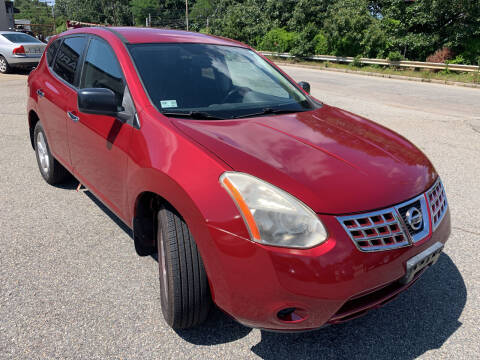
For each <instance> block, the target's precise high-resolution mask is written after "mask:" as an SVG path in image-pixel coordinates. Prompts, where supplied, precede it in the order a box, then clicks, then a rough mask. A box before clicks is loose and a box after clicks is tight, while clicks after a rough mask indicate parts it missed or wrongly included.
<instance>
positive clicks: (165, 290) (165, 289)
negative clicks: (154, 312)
mask: <svg viewBox="0 0 480 360" xmlns="http://www.w3.org/2000/svg"><path fill="white" fill-rule="evenodd" d="M158 246H159V247H160V259H158V260H159V261H160V269H159V270H160V276H161V277H162V280H163V289H162V292H163V293H162V295H163V296H164V297H165V303H168V282H167V262H166V260H167V259H166V257H165V249H164V247H163V236H161V235H160V243H159V244H158Z"/></svg>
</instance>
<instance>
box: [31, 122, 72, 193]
mask: <svg viewBox="0 0 480 360" xmlns="http://www.w3.org/2000/svg"><path fill="white" fill-rule="evenodd" d="M33 139H34V145H35V154H36V157H37V164H38V168H39V170H40V174H42V177H43V178H44V179H45V181H46V182H47V183H49V184H50V185H55V184H60V183H62V182H64V181H65V180H66V179H67V178H68V177H69V172H68V171H67V170H66V169H65V168H64V167H63V166H62V165H61V164H60V163H59V162H58V161H57V160H56V159H55V158H54V157H53V155H52V153H51V152H50V147H49V146H48V142H47V137H46V135H45V131H44V130H43V127H42V125H41V124H40V122H37V124H36V125H35V130H34V133H33Z"/></svg>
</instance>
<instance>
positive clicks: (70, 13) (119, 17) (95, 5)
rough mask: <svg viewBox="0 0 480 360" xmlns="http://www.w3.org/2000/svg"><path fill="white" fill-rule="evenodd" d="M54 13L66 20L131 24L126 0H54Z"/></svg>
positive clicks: (130, 14) (130, 15)
mask: <svg viewBox="0 0 480 360" xmlns="http://www.w3.org/2000/svg"><path fill="white" fill-rule="evenodd" d="M55 14H56V16H60V17H63V18H64V19H66V20H76V21H83V22H91V23H96V24H108V25H131V24H132V13H131V11H130V6H129V2H128V0H117V1H115V0H82V1H77V0H56V1H55Z"/></svg>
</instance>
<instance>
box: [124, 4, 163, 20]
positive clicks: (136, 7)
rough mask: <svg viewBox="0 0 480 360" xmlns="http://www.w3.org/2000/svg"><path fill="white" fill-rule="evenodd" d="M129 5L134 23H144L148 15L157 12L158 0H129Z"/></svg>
mask: <svg viewBox="0 0 480 360" xmlns="http://www.w3.org/2000/svg"><path fill="white" fill-rule="evenodd" d="M130 7H131V11H132V14H133V16H134V18H135V24H136V25H144V24H145V19H146V18H148V15H149V14H155V13H156V12H157V10H158V0H131V1H130Z"/></svg>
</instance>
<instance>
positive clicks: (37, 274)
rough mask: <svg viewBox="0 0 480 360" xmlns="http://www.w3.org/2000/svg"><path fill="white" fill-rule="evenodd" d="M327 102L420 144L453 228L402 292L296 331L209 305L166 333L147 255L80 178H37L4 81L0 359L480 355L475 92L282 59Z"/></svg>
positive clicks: (13, 91) (478, 108)
mask: <svg viewBox="0 0 480 360" xmlns="http://www.w3.org/2000/svg"><path fill="white" fill-rule="evenodd" d="M284 69H285V70H286V71H287V72H288V73H289V74H290V75H291V76H293V77H294V78H295V79H296V80H298V81H300V80H307V81H309V82H310V83H311V85H312V93H313V95H314V96H316V97H317V98H319V99H321V100H322V101H325V102H326V103H329V104H331V105H335V106H339V107H342V108H345V109H347V110H350V111H352V112H356V113H358V114H361V115H363V116H366V117H369V118H371V119H373V120H374V121H377V122H379V123H381V124H383V125H385V126H387V127H390V128H392V129H394V130H396V131H398V132H399V133H401V134H402V135H404V136H405V137H407V138H408V139H410V140H412V141H413V142H414V143H415V144H417V145H418V146H419V147H420V148H421V149H422V150H423V151H424V152H425V153H426V154H427V155H428V156H429V157H430V159H431V160H432V162H433V163H434V164H435V166H436V168H437V170H438V172H439V173H440V174H441V176H442V178H443V180H444V183H445V187H446V190H447V194H448V198H449V202H450V207H451V211H452V224H453V232H452V236H451V238H450V241H449V243H448V244H447V246H446V249H445V252H444V254H442V256H441V258H440V259H439V262H438V263H437V264H436V265H435V267H434V268H432V269H429V270H428V271H427V272H426V273H425V274H424V276H423V277H422V278H421V279H420V280H419V281H418V282H417V283H416V284H415V285H414V286H413V287H412V288H411V289H409V290H408V291H407V292H405V293H404V294H402V295H401V296H399V297H398V298H397V299H396V300H394V301H393V302H391V303H389V304H388V305H386V306H384V307H383V308H381V309H378V310H376V311H372V312H370V313H369V314H368V315H366V316H364V317H362V318H360V319H357V320H354V321H351V322H350V323H346V324H342V325H337V326H330V327H327V328H324V329H320V330H318V331H314V332H310V333H302V334H276V333H268V332H263V331H260V330H251V329H248V328H245V327H242V326H241V325H238V324H236V323H235V322H234V321H232V320H231V319H229V318H228V317H227V316H225V315H223V314H222V313H221V312H219V311H214V312H213V313H212V316H211V318H210V320H209V321H208V322H207V323H206V324H205V325H204V326H202V327H200V328H198V329H195V330H190V331H181V332H175V331H173V330H171V329H170V328H168V327H167V326H166V324H165V322H164V321H163V318H162V316H161V311H160V302H159V287H158V281H157V271H158V269H157V263H156V261H155V260H154V259H153V258H151V257H146V258H140V257H138V256H137V255H136V254H135V250H134V247H133V242H132V239H131V236H130V232H129V230H128V229H127V228H125V226H123V225H122V224H121V223H120V221H119V220H118V219H117V218H116V217H115V216H114V215H113V214H112V213H110V212H109V211H108V210H107V209H106V208H105V207H103V206H102V205H101V204H100V203H99V202H98V201H97V200H96V199H95V198H94V197H93V196H92V195H90V194H89V193H88V192H87V191H80V192H78V193H77V192H76V191H75V187H76V183H73V182H72V183H71V184H68V185H66V186H64V187H61V188H55V187H52V186H49V185H47V184H46V183H45V182H44V181H43V180H42V178H41V176H40V174H39V171H38V169H37V164H36V161H35V155H34V152H33V151H32V149H31V147H30V144H29V141H28V135H27V134H28V131H27V120H26V113H25V103H26V77H25V76H24V75H2V76H0V124H1V127H0V144H1V146H2V151H0V169H1V171H0V200H1V204H2V205H1V216H0V226H1V230H2V231H1V233H0V359H37V358H65V359H106V358H122V359H123V358H127V359H247V358H263V359H322V358H348V359H354V358H355V359H357V358H360V359H362V358H363V359H413V358H417V357H420V358H425V359H439V358H451V359H473V358H478V354H479V353H480V315H479V313H480V311H479V304H480V301H479V300H480V287H479V284H480V275H479V274H480V258H479V252H480V251H479V247H480V245H479V244H480V230H479V228H478V224H479V223H480V212H479V211H478V209H479V208H480V185H479V179H480V164H479V160H480V101H479V100H480V90H478V89H467V88H460V87H447V86H443V85H437V84H424V83H417V82H408V81H400V80H390V79H382V78H373V77H365V76H359V75H354V74H342V73H333V72H326V71H320V70H310V69H304V68H296V67H291V66H289V67H285V68H284Z"/></svg>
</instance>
